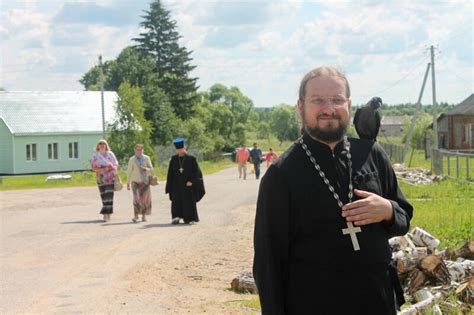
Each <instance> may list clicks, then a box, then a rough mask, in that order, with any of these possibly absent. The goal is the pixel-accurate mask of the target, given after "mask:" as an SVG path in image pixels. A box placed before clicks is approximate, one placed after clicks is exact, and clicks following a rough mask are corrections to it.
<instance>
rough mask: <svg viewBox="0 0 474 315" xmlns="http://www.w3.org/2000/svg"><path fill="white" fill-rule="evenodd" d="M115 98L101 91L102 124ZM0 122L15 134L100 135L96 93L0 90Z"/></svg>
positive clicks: (110, 113) (110, 114) (111, 114)
mask: <svg viewBox="0 0 474 315" xmlns="http://www.w3.org/2000/svg"><path fill="white" fill-rule="evenodd" d="M117 99H118V96H117V93H116V92H104V112H105V120H106V122H107V121H111V120H112V119H113V117H114V116H115V102H116V100H117ZM0 119H3V121H4V122H5V124H6V125H7V127H8V128H9V129H10V132H11V133H12V134H16V135H21V134H25V135H26V134H37V133H40V134H49V133H91V132H102V109H101V97H100V91H42V92H39V91H12V92H10V91H2V92H0Z"/></svg>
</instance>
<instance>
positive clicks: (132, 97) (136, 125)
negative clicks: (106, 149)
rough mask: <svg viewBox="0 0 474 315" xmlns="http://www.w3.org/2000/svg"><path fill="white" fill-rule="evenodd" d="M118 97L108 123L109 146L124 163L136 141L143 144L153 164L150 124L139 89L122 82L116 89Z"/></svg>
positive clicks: (154, 158) (154, 161) (154, 157)
mask: <svg viewBox="0 0 474 315" xmlns="http://www.w3.org/2000/svg"><path fill="white" fill-rule="evenodd" d="M118 96H119V99H118V101H117V104H116V118H115V120H114V121H113V122H112V123H111V124H109V126H108V127H109V138H108V141H109V142H110V145H111V147H112V148H113V151H114V153H115V155H116V157H117V159H118V161H119V163H120V164H122V165H123V164H126V163H127V162H128V158H129V157H130V156H131V155H132V154H133V150H134V146H135V144H137V143H141V144H143V145H144V150H145V153H148V155H150V159H151V160H152V162H153V163H154V164H155V163H156V156H155V153H154V150H153V147H152V145H151V141H150V135H151V132H152V127H151V124H150V123H149V122H148V121H147V120H146V119H145V113H144V105H143V100H142V95H141V91H140V89H139V88H138V87H132V86H131V85H130V84H129V83H128V82H124V83H122V84H121V85H120V87H119V89H118Z"/></svg>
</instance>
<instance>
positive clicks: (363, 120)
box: [354, 96, 382, 141]
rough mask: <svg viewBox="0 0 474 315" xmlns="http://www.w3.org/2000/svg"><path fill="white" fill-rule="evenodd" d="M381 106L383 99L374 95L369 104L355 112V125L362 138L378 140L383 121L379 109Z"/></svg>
mask: <svg viewBox="0 0 474 315" xmlns="http://www.w3.org/2000/svg"><path fill="white" fill-rule="evenodd" d="M380 106H382V99H381V98H380V97H378V96H374V97H372V99H371V100H370V101H369V102H368V103H367V104H365V105H364V106H363V107H361V108H359V109H357V111H356V112H355V115H354V127H355V129H356V131H357V134H358V135H359V138H360V139H367V140H373V141H377V135H378V134H379V130H380V121H381V117H380V113H379V111H378V109H379V108H380Z"/></svg>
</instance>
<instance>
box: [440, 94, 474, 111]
mask: <svg viewBox="0 0 474 315" xmlns="http://www.w3.org/2000/svg"><path fill="white" fill-rule="evenodd" d="M444 115H446V116H452V115H474V94H471V95H470V96H469V97H468V98H466V99H465V100H464V101H462V102H461V103H459V104H458V105H456V106H454V108H453V109H451V110H449V111H447V112H446V113H444Z"/></svg>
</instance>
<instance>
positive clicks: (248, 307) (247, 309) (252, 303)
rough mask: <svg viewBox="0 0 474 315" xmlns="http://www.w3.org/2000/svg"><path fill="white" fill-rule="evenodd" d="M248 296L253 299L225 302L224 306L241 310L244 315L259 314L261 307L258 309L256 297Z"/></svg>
mask: <svg viewBox="0 0 474 315" xmlns="http://www.w3.org/2000/svg"><path fill="white" fill-rule="evenodd" d="M250 295H251V296H253V298H252V299H250V300H233V301H227V302H225V305H230V306H237V307H238V308H239V309H242V311H243V312H244V313H245V314H249V315H257V314H260V312H261V310H260V309H261V307H260V300H259V298H258V295H256V294H250Z"/></svg>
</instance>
